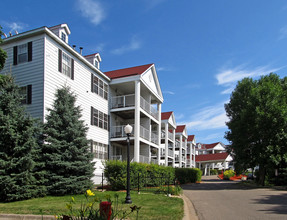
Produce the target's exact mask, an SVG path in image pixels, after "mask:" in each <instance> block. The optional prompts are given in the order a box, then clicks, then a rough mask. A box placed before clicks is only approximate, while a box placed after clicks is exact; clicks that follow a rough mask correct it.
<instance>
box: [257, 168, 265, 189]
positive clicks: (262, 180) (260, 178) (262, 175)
mask: <svg viewBox="0 0 287 220" xmlns="http://www.w3.org/2000/svg"><path fill="white" fill-rule="evenodd" d="M265 176H266V168H265V167H264V166H259V172H258V184H259V185H261V186H264V185H265Z"/></svg>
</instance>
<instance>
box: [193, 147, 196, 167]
mask: <svg viewBox="0 0 287 220" xmlns="http://www.w3.org/2000/svg"><path fill="white" fill-rule="evenodd" d="M193 164H194V168H196V162H195V145H193Z"/></svg>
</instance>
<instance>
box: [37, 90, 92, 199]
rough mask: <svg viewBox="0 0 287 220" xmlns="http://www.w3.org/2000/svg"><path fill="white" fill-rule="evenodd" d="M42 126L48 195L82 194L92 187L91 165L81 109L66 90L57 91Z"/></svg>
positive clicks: (74, 98) (69, 91) (72, 95)
mask: <svg viewBox="0 0 287 220" xmlns="http://www.w3.org/2000/svg"><path fill="white" fill-rule="evenodd" d="M55 96H56V99H55V101H54V104H53V108H52V109H48V111H49V114H48V115H47V116H46V121H47V122H46V124H45V125H44V129H45V135H46V136H47V138H46V144H44V146H43V148H42V155H43V161H45V169H46V171H47V181H48V182H47V189H48V192H49V193H50V194H51V195H65V194H77V193H83V192H84V191H85V190H87V189H89V188H90V187H91V185H92V181H91V178H92V176H93V171H94V168H93V167H94V164H93V163H92V154H91V153H90V152H89V147H88V140H87V138H86V132H87V128H86V127H85V126H84V121H83V120H81V119H80V118H81V109H80V107H79V106H77V107H76V106H75V102H76V96H75V95H74V94H73V93H72V92H71V90H70V88H69V87H63V88H60V89H58V90H57V92H56V95H55Z"/></svg>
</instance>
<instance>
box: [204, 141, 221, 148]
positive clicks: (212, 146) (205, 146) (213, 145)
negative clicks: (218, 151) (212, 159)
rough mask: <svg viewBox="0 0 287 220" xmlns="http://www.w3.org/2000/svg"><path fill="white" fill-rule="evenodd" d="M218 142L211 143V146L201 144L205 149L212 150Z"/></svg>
mask: <svg viewBox="0 0 287 220" xmlns="http://www.w3.org/2000/svg"><path fill="white" fill-rule="evenodd" d="M219 143H220V142H217V143H213V144H203V147H204V148H205V149H211V148H214V147H215V146H216V145H217V144H219Z"/></svg>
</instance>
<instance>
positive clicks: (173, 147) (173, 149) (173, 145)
mask: <svg viewBox="0 0 287 220" xmlns="http://www.w3.org/2000/svg"><path fill="white" fill-rule="evenodd" d="M172 140H173V144H172V156H173V160H172V167H175V153H174V152H175V129H172Z"/></svg>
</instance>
